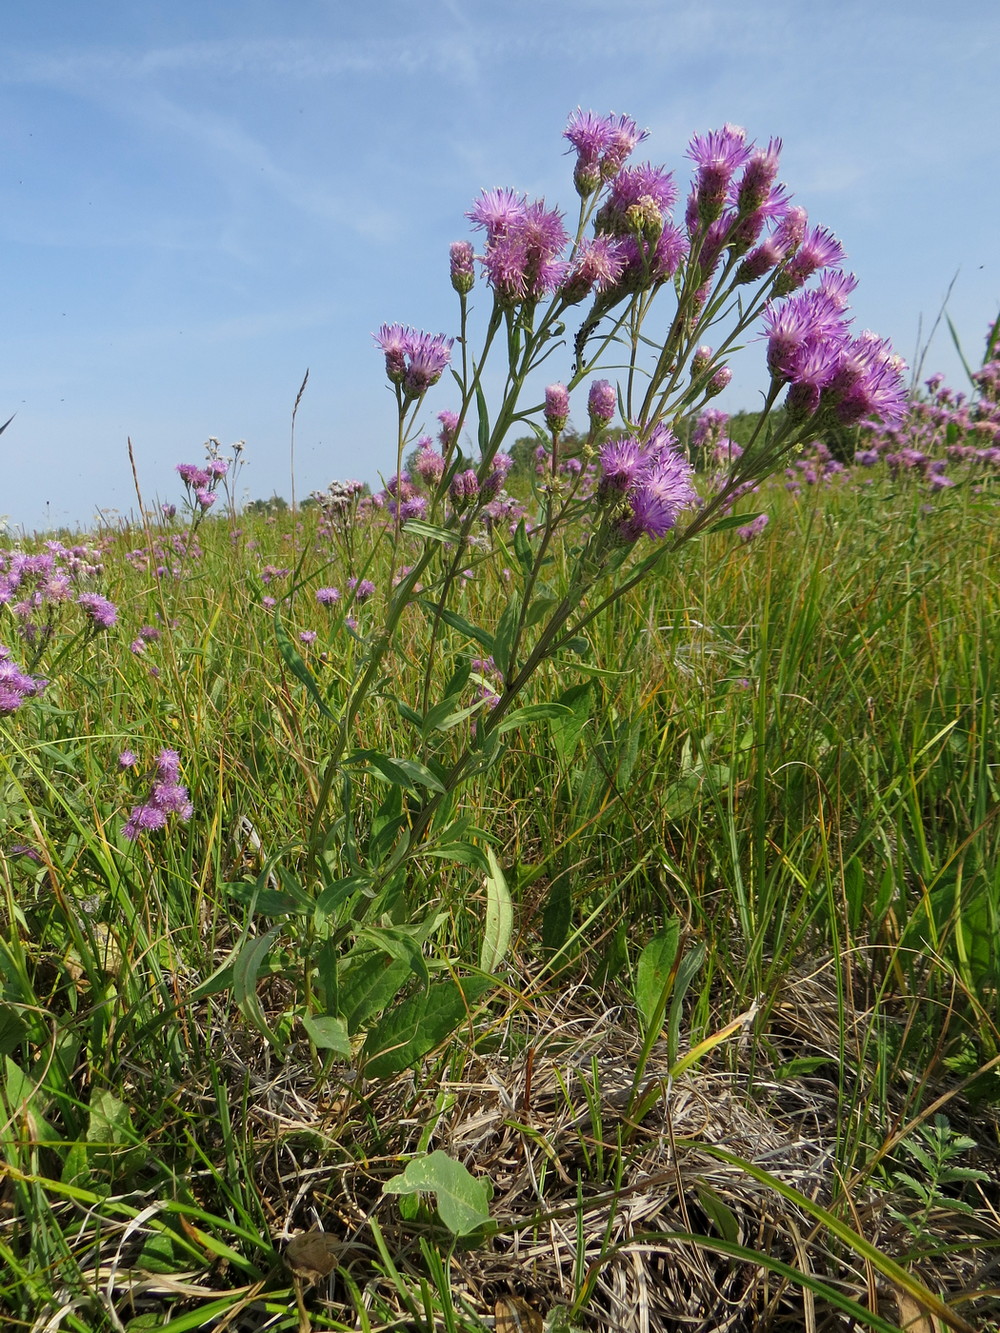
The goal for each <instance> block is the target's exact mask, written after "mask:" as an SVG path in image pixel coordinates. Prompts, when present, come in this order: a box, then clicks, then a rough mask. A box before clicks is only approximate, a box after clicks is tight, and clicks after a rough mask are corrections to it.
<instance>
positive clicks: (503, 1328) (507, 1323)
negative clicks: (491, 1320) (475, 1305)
mask: <svg viewBox="0 0 1000 1333" xmlns="http://www.w3.org/2000/svg"><path fill="white" fill-rule="evenodd" d="M493 1313H494V1314H495V1315H496V1333H542V1330H543V1329H544V1327H545V1320H544V1319H543V1318H542V1316H541V1315H540V1314H539V1312H538V1311H537V1310H533V1309H532V1308H531V1306H530V1305H529V1304H528V1302H527V1301H526V1300H523V1299H522V1298H521V1297H520V1296H504V1297H502V1298H501V1299H500V1300H498V1301H497V1303H496V1305H495V1306H494V1307H493Z"/></svg>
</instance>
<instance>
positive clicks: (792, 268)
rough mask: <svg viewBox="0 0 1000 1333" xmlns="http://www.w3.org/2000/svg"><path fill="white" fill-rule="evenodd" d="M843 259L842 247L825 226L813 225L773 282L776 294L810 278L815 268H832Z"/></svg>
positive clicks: (784, 293) (791, 289) (792, 288)
mask: <svg viewBox="0 0 1000 1333" xmlns="http://www.w3.org/2000/svg"><path fill="white" fill-rule="evenodd" d="M843 260H844V247H843V246H842V245H841V244H840V242H839V241H838V240H837V238H836V236H834V234H833V232H832V231H829V230H828V229H827V228H826V227H813V228H812V230H811V231H808V232H806V234H805V236H804V237H803V238H802V243H801V245H799V247H798V249H797V250H796V251H795V254H794V255H793V256H792V258H791V259H790V260H789V261H788V263H787V264H786V265H785V267H784V269H783V270H782V272H781V274H780V275H779V277H778V278H777V280H776V282H775V284H774V294H775V295H776V296H786V295H787V294H788V293H789V292H793V291H795V289H796V288H797V287H801V286H802V284H803V283H804V282H805V281H806V280H807V278H811V277H812V275H813V274H814V273H815V272H816V270H817V269H821V268H832V267H833V266H834V265H836V264H840V263H842V262H843Z"/></svg>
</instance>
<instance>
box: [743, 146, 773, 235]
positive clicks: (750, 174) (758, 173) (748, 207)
mask: <svg viewBox="0 0 1000 1333" xmlns="http://www.w3.org/2000/svg"><path fill="white" fill-rule="evenodd" d="M780 156H781V140H780V139H770V140H768V145H767V147H766V148H753V149H751V151H750V155H749V157H748V158H747V162H746V166H745V168H744V170H743V175H742V176H741V178H740V181H739V184H738V185H737V187H736V207H737V210H738V211H739V214H740V216H741V217H746V216H747V214H749V213H755V212H756V211H757V210H758V209H759V208H760V207H761V206H762V205H763V204H764V203H765V201H766V200H767V198H768V196H769V195H770V193H771V187H772V186H773V185H774V182H775V180H776V179H777V175H778V158H779V157H780Z"/></svg>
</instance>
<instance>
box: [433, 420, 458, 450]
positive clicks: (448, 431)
mask: <svg viewBox="0 0 1000 1333" xmlns="http://www.w3.org/2000/svg"><path fill="white" fill-rule="evenodd" d="M437 419H438V421H440V423H441V429H440V431H438V443H439V444H440V445H441V448H442V449H443V450H444V451H445V452H446V453H447V451H448V450H449V449H450V448H451V447H452V445H453V444H454V443H455V441H456V440H457V439H458V413H457V412H448V411H445V412H439V413H438V418H437Z"/></svg>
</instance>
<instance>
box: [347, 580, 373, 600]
mask: <svg viewBox="0 0 1000 1333" xmlns="http://www.w3.org/2000/svg"><path fill="white" fill-rule="evenodd" d="M347 586H348V587H349V588H350V589H351V590H352V592H353V593H354V600H355V601H356V602H367V601H368V598H369V597H373V596H374V595H375V584H374V583H372V581H371V579H362V580H361V582H360V583H359V582H358V581H357V580H356V579H348V580H347Z"/></svg>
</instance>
